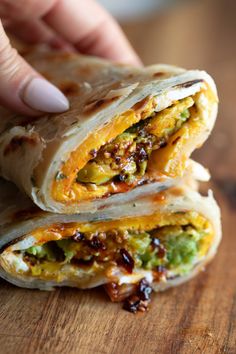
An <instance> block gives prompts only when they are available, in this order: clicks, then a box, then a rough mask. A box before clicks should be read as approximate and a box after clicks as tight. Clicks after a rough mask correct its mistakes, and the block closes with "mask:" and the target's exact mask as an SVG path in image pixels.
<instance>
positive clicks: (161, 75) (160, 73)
mask: <svg viewBox="0 0 236 354" xmlns="http://www.w3.org/2000/svg"><path fill="white" fill-rule="evenodd" d="M166 75H167V73H166V72H163V71H158V72H156V73H154V74H152V76H153V77H155V78H157V77H163V76H166Z"/></svg>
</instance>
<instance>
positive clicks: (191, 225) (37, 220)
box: [0, 183, 221, 312]
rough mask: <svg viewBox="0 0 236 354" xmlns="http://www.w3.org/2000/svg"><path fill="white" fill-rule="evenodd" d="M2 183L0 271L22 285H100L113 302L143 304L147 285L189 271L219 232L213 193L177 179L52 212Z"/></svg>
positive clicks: (161, 284)
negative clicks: (117, 202) (102, 203)
mask: <svg viewBox="0 0 236 354" xmlns="http://www.w3.org/2000/svg"><path fill="white" fill-rule="evenodd" d="M7 186H8V185H6V183H5V185H4V188H5V191H4V193H5V199H4V198H3V199H2V211H1V223H2V225H1V228H0V250H1V251H0V275H1V276H2V277H3V278H5V279H6V280H8V281H10V282H11V283H13V284H15V285H18V286H21V287H26V288H39V289H43V290H51V289H53V288H54V287H58V286H71V287H78V288H82V289H85V288H91V287H96V286H99V285H104V286H105V288H106V290H107V292H108V294H109V296H110V298H111V300H112V301H123V300H125V306H126V308H127V309H129V310H130V311H132V312H136V311H137V310H141V311H143V310H145V309H146V307H147V304H148V302H149V295H150V293H151V290H152V289H154V290H156V291H160V290H165V289H167V288H169V287H171V286H176V285H178V284H181V283H183V282H185V281H187V280H189V279H190V278H192V277H193V276H195V275H196V274H197V273H198V272H199V271H200V270H202V269H203V268H204V266H205V265H206V263H208V262H209V261H210V260H211V258H212V257H213V256H214V254H215V253H216V250H217V247H218V245H219V242H220V239H221V225H220V213H219V209H218V207H217V204H216V202H215V201H214V199H213V196H212V193H209V195H208V197H202V196H201V195H200V194H199V193H198V192H196V191H193V190H190V189H187V188H186V187H185V188H183V187H180V186H179V187H173V188H171V189H170V190H166V191H164V192H162V193H159V194H156V195H152V196H149V197H145V198H143V199H140V200H139V201H137V202H135V203H130V204H126V205H122V206H117V207H113V208H112V207H111V208H108V209H104V210H103V211H102V212H101V211H100V212H98V213H93V214H86V213H83V214H80V215H68V214H67V215H58V214H51V213H47V212H43V211H41V210H39V209H38V208H36V207H34V206H33V205H32V204H31V202H30V201H29V200H28V199H27V198H26V197H24V196H21V195H19V194H17V192H16V191H15V190H14V189H12V187H11V196H10V195H9V193H8V194H7V191H6V189H7V188H8V187H7ZM19 203H20V204H21V208H20V209H19V207H18V205H19ZM23 205H24V207H23ZM203 276H204V275H203Z"/></svg>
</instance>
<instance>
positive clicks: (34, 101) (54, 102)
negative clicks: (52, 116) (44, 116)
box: [23, 77, 69, 113]
mask: <svg viewBox="0 0 236 354" xmlns="http://www.w3.org/2000/svg"><path fill="white" fill-rule="evenodd" d="M23 101H24V102H25V103H26V104H27V106H29V107H31V108H33V109H36V110H38V111H42V112H48V113H60V112H64V111H67V110H68V109H69V101H68V100H67V98H66V97H65V96H64V95H63V93H62V92H61V91H60V90H59V89H58V88H57V87H56V86H54V85H52V84H51V83H50V82H48V81H47V80H45V79H42V78H40V77H35V78H33V79H32V80H31V81H30V82H29V83H28V84H27V86H26V88H25V89H24V91H23Z"/></svg>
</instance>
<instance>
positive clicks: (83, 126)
mask: <svg viewBox="0 0 236 354" xmlns="http://www.w3.org/2000/svg"><path fill="white" fill-rule="evenodd" d="M28 60H29V61H30V62H31V64H32V65H33V66H34V67H35V68H36V69H37V70H38V71H39V72H41V73H42V74H43V75H45V76H46V77H47V78H48V79H49V80H50V81H52V82H53V83H54V84H56V85H57V86H58V87H59V88H61V89H62V90H63V91H64V92H65V94H66V95H67V96H68V98H69V100H70V104H71V109H70V110H69V111H68V112H66V113H63V114H60V115H52V116H50V117H48V116H47V117H42V118H40V119H39V120H37V121H32V120H31V121H29V120H27V119H20V118H19V117H18V118H14V119H13V120H11V122H12V123H11V124H12V126H11V128H10V129H9V124H8V123H7V124H8V125H7V124H6V126H5V127H4V128H3V129H2V131H3V133H2V135H1V136H0V142H1V149H0V173H1V175H2V176H4V177H5V178H7V179H9V180H12V181H14V182H15V183H16V184H17V185H18V186H19V187H20V188H21V189H23V190H24V191H26V193H27V194H28V195H29V196H31V198H32V199H33V200H34V202H35V203H36V204H37V205H39V206H40V207H41V208H42V209H44V210H49V211H54V212H66V213H73V212H84V211H96V210H98V209H99V208H100V207H103V206H107V205H109V200H110V199H111V198H112V203H113V202H117V203H120V202H121V199H122V198H119V196H120V195H121V194H122V193H126V194H127V193H128V197H129V200H132V196H133V191H134V189H136V190H138V191H140V193H141V194H144V193H145V191H147V190H148V185H150V184H154V183H159V182H160V183H161V184H162V187H163V188H164V187H166V186H167V184H168V183H172V184H173V183H174V182H173V181H174V179H176V178H178V177H182V176H183V174H184V172H185V170H186V164H187V161H188V158H189V157H190V155H191V153H192V151H193V150H194V149H196V148H198V147H200V146H201V145H202V144H203V142H204V141H205V140H206V138H207V137H208V135H209V134H210V132H211V130H212V127H213V125H214V122H215V118H216V112H217V100H218V99H217V93H216V89H215V85H214V82H213V80H212V79H211V78H210V76H209V75H207V74H206V73H205V72H202V71H197V70H195V71H194V70H193V71H185V70H183V69H179V68H175V67H172V66H164V65H156V66H152V67H147V68H143V69H137V68H132V67H126V66H118V65H114V64H112V63H109V62H106V61H102V60H100V59H97V58H88V57H83V56H77V55H73V54H71V55H69V54H67V55H65V54H60V53H56V54H55V53H46V54H36V55H33V56H32V58H28ZM8 122H9V120H8ZM18 161H19V162H18ZM20 162H21V163H20ZM15 169H17V173H16V171H15ZM114 196H117V198H116V199H114V198H113V197H114ZM92 209H93V210H92Z"/></svg>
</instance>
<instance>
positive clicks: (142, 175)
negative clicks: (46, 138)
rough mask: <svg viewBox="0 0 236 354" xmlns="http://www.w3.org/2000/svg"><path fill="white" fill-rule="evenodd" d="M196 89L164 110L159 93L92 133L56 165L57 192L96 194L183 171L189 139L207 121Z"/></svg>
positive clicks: (62, 195)
mask: <svg viewBox="0 0 236 354" xmlns="http://www.w3.org/2000/svg"><path fill="white" fill-rule="evenodd" d="M196 95H197V94H196ZM196 95H195V96H193V97H187V98H184V99H181V100H179V101H174V102H173V103H172V105H171V106H169V107H168V108H166V109H163V110H161V111H160V112H156V111H155V110H156V106H157V104H156V101H155V97H147V98H145V99H144V100H143V101H144V102H138V104H136V105H135V106H133V107H132V108H130V109H129V110H128V111H126V112H124V113H122V114H120V115H117V116H115V117H114V118H113V120H112V121H111V122H110V123H108V124H106V125H104V126H102V127H101V128H100V129H98V130H96V131H94V132H93V133H92V134H89V135H88V136H87V138H86V139H85V140H84V141H83V143H82V144H81V146H80V147H78V148H77V149H75V150H74V151H72V152H71V153H70V155H69V157H68V158H67V159H66V161H62V163H61V166H60V169H59V170H58V171H56V173H55V175H54V178H53V181H52V191H51V194H52V198H53V199H54V200H56V201H58V202H62V203H68V204H69V203H74V202H77V201H79V202H81V201H86V200H93V199H98V198H103V197H108V196H110V195H112V194H116V193H124V192H127V191H129V190H131V189H133V188H135V187H136V186H137V185H142V184H145V183H149V182H153V181H155V180H157V179H159V178H162V177H163V176H165V175H168V176H171V177H176V176H180V175H182V173H183V170H184V168H185V162H186V156H187V155H186V154H184V146H185V144H186V141H187V140H189V139H191V136H194V135H196V134H197V135H198V134H199V132H200V131H201V130H202V128H203V126H204V123H203V120H202V119H201V116H198V113H199V112H198V107H197V105H196V104H195V102H196V101H197V99H198V98H197V96H196ZM167 162H168V168H167V169H166V164H167Z"/></svg>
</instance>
